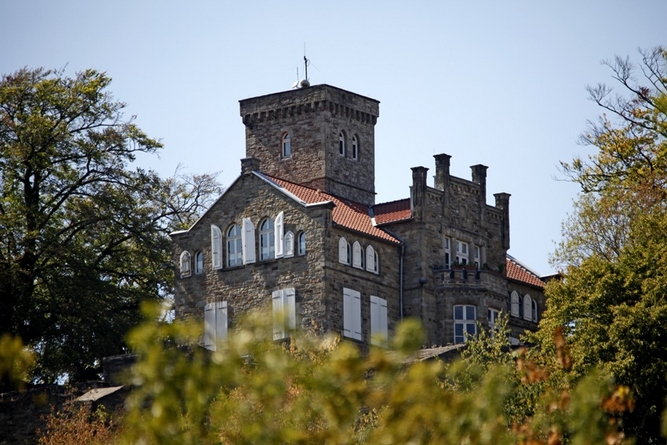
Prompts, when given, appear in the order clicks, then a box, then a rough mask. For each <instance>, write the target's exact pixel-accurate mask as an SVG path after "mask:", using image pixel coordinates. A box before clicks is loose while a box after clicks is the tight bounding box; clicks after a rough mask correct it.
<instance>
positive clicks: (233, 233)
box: [227, 224, 243, 267]
mask: <svg viewBox="0 0 667 445" xmlns="http://www.w3.org/2000/svg"><path fill="white" fill-rule="evenodd" d="M242 264H243V240H242V236H241V227H240V226H239V225H238V224H234V225H233V226H231V227H230V228H229V230H228V231H227V265H228V266H229V267H233V266H240V265H242Z"/></svg>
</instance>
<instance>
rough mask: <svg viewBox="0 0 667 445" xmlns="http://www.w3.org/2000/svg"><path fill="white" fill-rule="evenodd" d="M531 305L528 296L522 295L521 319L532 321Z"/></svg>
mask: <svg viewBox="0 0 667 445" xmlns="http://www.w3.org/2000/svg"><path fill="white" fill-rule="evenodd" d="M532 313H533V303H532V302H531V301H530V295H524V297H523V318H524V319H526V320H532V319H533V316H532Z"/></svg>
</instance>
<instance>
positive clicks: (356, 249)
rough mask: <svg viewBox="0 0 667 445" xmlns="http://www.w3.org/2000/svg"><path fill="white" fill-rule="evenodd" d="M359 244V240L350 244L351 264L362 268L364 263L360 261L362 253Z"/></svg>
mask: <svg viewBox="0 0 667 445" xmlns="http://www.w3.org/2000/svg"><path fill="white" fill-rule="evenodd" d="M361 251H362V249H361V244H359V241H355V242H354V244H353V245H352V266H353V267H357V268H359V269H363V268H364V265H363V263H362V257H363V255H362V254H361Z"/></svg>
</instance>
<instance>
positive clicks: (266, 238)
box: [259, 218, 276, 260]
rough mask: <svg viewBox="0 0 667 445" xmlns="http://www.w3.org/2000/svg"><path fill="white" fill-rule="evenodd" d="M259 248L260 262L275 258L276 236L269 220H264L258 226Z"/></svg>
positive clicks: (271, 220) (271, 221)
mask: <svg viewBox="0 0 667 445" xmlns="http://www.w3.org/2000/svg"><path fill="white" fill-rule="evenodd" d="M259 248H260V251H259V252H260V253H259V259H260V260H271V259H273V258H275V257H276V234H275V231H274V225H273V219H271V218H266V219H265V220H264V221H262V224H260V226H259Z"/></svg>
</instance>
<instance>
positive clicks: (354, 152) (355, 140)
mask: <svg viewBox="0 0 667 445" xmlns="http://www.w3.org/2000/svg"><path fill="white" fill-rule="evenodd" d="M352 159H355V160H356V159H359V139H358V138H357V135H356V134H355V135H354V136H352Z"/></svg>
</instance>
